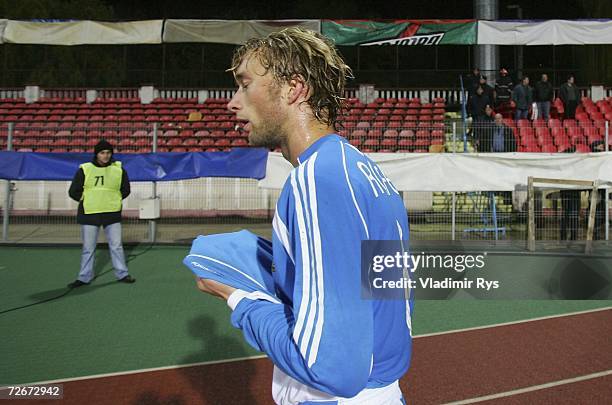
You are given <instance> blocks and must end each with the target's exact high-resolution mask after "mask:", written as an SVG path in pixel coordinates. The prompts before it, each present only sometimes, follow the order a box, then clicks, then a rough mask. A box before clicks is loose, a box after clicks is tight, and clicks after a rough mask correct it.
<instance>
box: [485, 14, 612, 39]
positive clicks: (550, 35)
mask: <svg viewBox="0 0 612 405" xmlns="http://www.w3.org/2000/svg"><path fill="white" fill-rule="evenodd" d="M477 43H478V44H479V45H481V44H491V45H587V44H611V43H612V20H592V21H588V20H587V21H568V20H548V21H541V22H533V21H482V20H479V21H478V40H477Z"/></svg>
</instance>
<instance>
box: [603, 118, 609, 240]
mask: <svg viewBox="0 0 612 405" xmlns="http://www.w3.org/2000/svg"><path fill="white" fill-rule="evenodd" d="M605 142H606V152H608V151H609V150H610V121H606V137H605ZM604 196H605V197H606V201H604V207H605V210H606V212H605V218H606V226H605V233H606V240H610V205H609V204H610V189H609V188H606V190H605V192H604Z"/></svg>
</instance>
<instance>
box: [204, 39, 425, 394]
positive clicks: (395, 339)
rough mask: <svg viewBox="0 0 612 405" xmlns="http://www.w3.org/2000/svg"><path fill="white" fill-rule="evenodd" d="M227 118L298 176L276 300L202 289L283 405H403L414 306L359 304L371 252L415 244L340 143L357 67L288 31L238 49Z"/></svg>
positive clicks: (399, 213) (216, 287)
mask: <svg viewBox="0 0 612 405" xmlns="http://www.w3.org/2000/svg"><path fill="white" fill-rule="evenodd" d="M230 70H231V71H232V73H233V74H234V77H235V80H236V83H237V85H238V90H237V92H236V94H235V95H234V97H233V98H232V100H231V101H230V103H229V104H228V108H229V109H230V110H231V111H232V112H234V113H235V114H236V116H237V118H238V119H239V120H242V121H245V122H246V124H245V126H244V128H245V130H246V131H248V132H249V141H250V143H251V144H252V145H256V146H264V147H269V148H275V147H280V149H281V150H282V153H283V156H284V157H285V158H286V159H287V160H288V161H289V162H291V164H292V165H293V166H294V169H293V170H292V172H291V174H290V176H289V178H288V179H287V181H286V183H285V185H284V187H283V190H282V193H281V195H280V197H279V200H278V202H277V205H276V214H275V217H274V220H273V229H274V232H273V241H272V243H273V261H274V267H275V270H274V272H273V276H274V283H275V287H276V288H275V289H276V291H275V293H276V294H275V295H276V297H274V299H272V298H271V297H267V296H266V295H265V294H262V293H261V292H259V291H258V292H256V293H248V292H246V291H242V290H239V289H234V288H232V287H229V286H226V285H224V284H221V283H219V282H217V281H211V280H207V279H202V278H198V279H197V284H198V288H200V289H201V290H202V291H204V292H207V293H210V294H213V295H217V296H219V297H222V298H223V299H226V300H227V302H228V305H229V306H230V308H231V309H232V310H233V312H232V315H231V322H232V324H233V325H234V326H235V327H237V328H239V329H241V330H242V332H243V334H244V337H245V339H246V340H247V342H248V343H249V344H250V345H251V346H253V347H254V348H256V349H257V350H260V351H263V352H265V353H266V354H267V355H268V357H269V358H270V359H271V360H272V362H273V363H274V365H275V367H274V376H273V384H272V395H273V398H274V400H275V401H276V402H277V403H279V404H302V405H303V404H309V403H315V402H320V401H328V402H325V403H326V404H336V403H338V404H354V403H360V404H366V403H367V404H373V405H375V404H402V403H404V399H403V397H402V392H401V391H400V389H399V384H398V380H399V378H400V377H402V375H403V374H404V373H405V372H406V371H407V369H408V367H409V364H410V358H411V347H412V338H411V311H412V302H413V301H412V300H405V299H400V300H373V299H365V298H362V296H361V288H362V285H361V274H360V261H361V254H360V252H361V243H362V241H366V240H396V241H401V240H403V241H406V244H407V240H408V232H409V231H408V218H407V215H406V210H405V208H404V204H403V201H402V199H401V197H400V195H399V193H398V191H397V190H396V189H395V187H394V186H393V184H391V182H390V181H389V179H388V178H387V177H386V176H385V175H384V174H383V172H382V171H381V169H380V168H379V167H378V166H377V165H376V164H375V163H374V162H372V161H371V160H370V159H369V158H368V157H367V156H365V155H364V154H363V153H361V152H360V151H359V150H358V149H356V148H354V147H353V146H351V145H350V144H349V143H348V142H347V141H346V140H345V139H344V138H342V137H341V136H339V135H337V134H336V133H335V125H336V120H337V118H338V114H339V112H340V109H341V105H342V102H343V99H342V94H343V91H344V85H345V81H346V79H347V77H350V76H351V70H350V68H349V67H348V66H347V65H346V64H345V63H344V61H343V60H342V58H341V57H340V55H339V54H338V53H337V51H336V49H335V48H334V46H333V44H332V43H331V42H330V41H329V40H328V39H326V38H324V37H323V36H321V35H319V34H317V33H314V32H311V31H307V30H302V29H298V28H288V29H285V30H283V31H281V32H278V33H273V34H270V35H269V36H267V37H265V38H262V39H251V40H249V41H248V42H247V43H246V44H245V45H243V46H242V47H240V48H238V49H237V50H236V52H235V54H234V57H233V60H232V66H231V69H230Z"/></svg>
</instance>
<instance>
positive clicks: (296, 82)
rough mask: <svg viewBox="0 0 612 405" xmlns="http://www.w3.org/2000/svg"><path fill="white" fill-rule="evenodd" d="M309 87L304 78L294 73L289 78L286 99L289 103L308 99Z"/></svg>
mask: <svg viewBox="0 0 612 405" xmlns="http://www.w3.org/2000/svg"><path fill="white" fill-rule="evenodd" d="M308 92H309V88H308V85H307V84H306V81H305V80H304V78H303V77H302V76H300V75H295V76H293V78H292V79H291V80H289V83H288V86H287V101H288V103H289V104H293V103H296V102H301V101H305V100H307V99H308Z"/></svg>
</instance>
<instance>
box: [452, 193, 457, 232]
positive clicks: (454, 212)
mask: <svg viewBox="0 0 612 405" xmlns="http://www.w3.org/2000/svg"><path fill="white" fill-rule="evenodd" d="M451 198H452V200H451V201H452V203H451V205H452V211H451V240H455V232H456V230H457V194H456V193H455V192H454V191H453V192H452V193H451Z"/></svg>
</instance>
